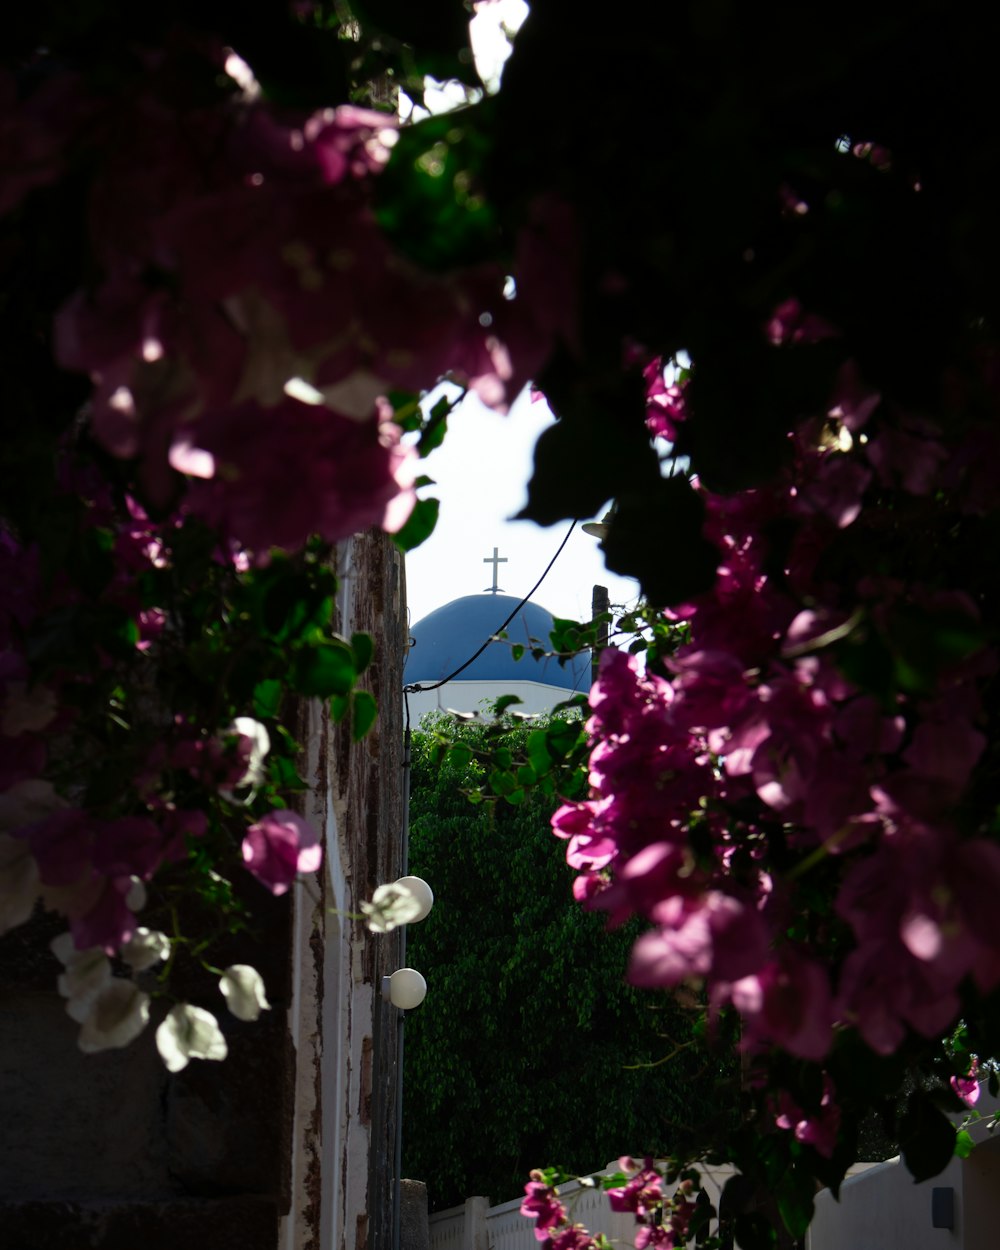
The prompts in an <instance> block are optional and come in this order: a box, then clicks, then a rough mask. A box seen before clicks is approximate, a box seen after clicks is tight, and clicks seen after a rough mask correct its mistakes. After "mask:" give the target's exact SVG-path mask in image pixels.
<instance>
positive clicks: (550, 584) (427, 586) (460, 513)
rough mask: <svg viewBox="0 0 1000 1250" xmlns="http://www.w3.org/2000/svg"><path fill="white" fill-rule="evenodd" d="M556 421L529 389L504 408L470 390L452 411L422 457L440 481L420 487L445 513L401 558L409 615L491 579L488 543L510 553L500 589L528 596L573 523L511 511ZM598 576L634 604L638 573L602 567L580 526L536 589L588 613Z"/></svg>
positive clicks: (558, 607)
mask: <svg viewBox="0 0 1000 1250" xmlns="http://www.w3.org/2000/svg"><path fill="white" fill-rule="evenodd" d="M552 420H553V418H552V414H551V413H550V412H549V409H548V407H547V406H546V404H545V403H544V401H538V402H535V403H533V402H532V401H531V399H530V396H529V393H528V392H525V393H524V394H523V395H522V396H521V398H520V399H518V401H517V402H516V403H515V404H514V405H513V406H512V408H511V411H510V414H509V415H508V416H505V417H503V416H499V415H498V414H497V413H495V412H491V411H490V410H489V409H488V408H485V407H484V406H483V405H482V404H481V403H479V401H478V400H476V399H475V398H472V399H467V400H466V401H465V402H464V403H463V404H462V406H461V407H460V408H458V409H456V411H455V412H454V413H452V415H451V416H450V417H449V419H448V435H447V437H446V438H445V441H444V444H443V445H442V446H441V447H440V448H438V450H436V451H434V452H432V453H431V454H430V455H429V456H428V457H427V459H426V461H425V462H424V465H425V471H426V473H427V474H428V475H429V476H430V477H432V478H433V479H434V481H435V483H436V486H435V487H434V488H433V489H431V488H428V490H426V491H424V492H422V493H424V494H430V495H434V496H436V497H437V498H439V499H440V500H441V515H440V518H439V520H438V524H437V528H436V529H435V531H434V533H433V534H432V535H431V537H430V538H429V539H428V540H427V541H426V542H425V543H424V544H423V546H421V547H418V548H417V549H416V550H415V551H411V552H410V553H409V554H408V555H407V557H406V585H407V592H406V593H407V600H408V602H409V605H410V619H411V621H418V620H420V619H421V617H424V616H426V615H427V613H428V612H431V611H433V610H434V608H438V607H440V606H441V605H442V604H444V603H448V602H449V601H450V600H451V599H457V598H458V597H459V596H460V595H475V594H480V593H481V592H482V591H484V590H485V589H486V588H487V587H488V586H490V585H492V582H493V566H492V564H484V563H483V560H484V559H485V558H488V557H492V555H493V548H494V547H497V548H498V549H499V554H500V556H501V557H503V556H506V557H507V561H508V562H507V563H506V564H501V565H500V566H499V572H498V577H497V581H498V583H499V586H500V589H501V590H503V591H504V592H505V593H507V594H509V595H517V596H519V597H520V596H523V595H526V594H527V593H528V591H529V590H530V589H531V587H532V586H533V585H534V584H535V582H536V581H537V580H538V578H539V577H541V575H542V572H543V570H544V569H545V566H546V564H548V562H549V560H551V558H552V556H553V555H554V554H555V551H556V548H557V547H558V546H559V544H560V542H562V539H563V537H564V535H565V534H566V531H567V530H568V529H569V522H568V521H566V522H560V524H558V525H553V526H551V527H549V528H548V529H543V528H542V527H541V526H539V525H536V524H535V523H534V522H533V521H511V520H510V518H511V517H512V516H514V515H515V514H516V513H517V512H519V511H520V510H521V508H522V507H523V506H524V503H525V502H526V500H527V484H528V479H529V478H530V476H531V456H532V451H533V450H534V445H535V440H536V439H537V437H538V434H539V433H540V431H541V430H542V429H544V428H545V426H546V425H550V424H551V423H552ZM595 582H596V583H598V584H599V585H602V586H607V587H608V590H609V592H610V596H611V602H612V604H616V603H617V604H626V603H628V604H632V603H634V601H635V598H636V595H637V593H638V587H637V586H636V583H635V582H633V581H631V580H629V579H626V578H622V577H619V576H618V575H617V574H614V573H610V572H608V570H607V569H606V568H605V567H604V560H603V556H602V554H601V551H600V547H599V546H598V540H597V539H596V538H591V537H590V536H589V535H587V534H584V533H583V532H582V530H581V529H580V527H579V525H578V526H577V527H576V530H575V531H574V532H573V536H572V537H571V538H570V540H569V542H568V543H567V544H566V547H565V549H564V551H563V553H562V555H560V557H559V559H558V560H557V561H556V563H555V565H554V566H553V568H552V571H551V572H550V573H549V574H548V576H547V577H546V579H545V581H544V582H543V583H542V585H541V586H540V587H539V589H538V591H537V592H536V593H535V595H534V596H533V598H534V600H535V602H536V603H539V604H541V605H542V607H545V608H548V610H549V611H550V612H551V613H552V614H553V615H554V616H562V617H570V618H573V619H576V620H589V619H590V615H591V612H590V604H591V592H592V588H593V586H594V583H595ZM497 624H499V621H498V622H497Z"/></svg>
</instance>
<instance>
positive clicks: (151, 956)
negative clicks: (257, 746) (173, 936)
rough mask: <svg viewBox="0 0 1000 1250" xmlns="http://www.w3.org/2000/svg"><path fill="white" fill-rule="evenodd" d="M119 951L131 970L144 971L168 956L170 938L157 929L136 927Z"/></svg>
mask: <svg viewBox="0 0 1000 1250" xmlns="http://www.w3.org/2000/svg"><path fill="white" fill-rule="evenodd" d="M119 953H120V954H121V957H122V959H124V960H125V962H126V963H127V964H128V965H129V966H130V967H131V969H132V971H133V972H145V970H146V969H147V968H152V966H153V964H157V963H160V962H161V960H164V959H168V958H169V957H170V939H169V938H168V937H167V935H166V934H165V933H160V932H159V930H157V929H136V931H135V934H134V935H133V937H132V938H131V940H130V941H128V942H126V943H125V945H124V946H123V947H122V948H121V951H120V952H119Z"/></svg>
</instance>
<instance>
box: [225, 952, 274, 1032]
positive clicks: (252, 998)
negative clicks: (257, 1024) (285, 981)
mask: <svg viewBox="0 0 1000 1250" xmlns="http://www.w3.org/2000/svg"><path fill="white" fill-rule="evenodd" d="M219 989H220V990H221V991H222V993H223V994H224V995H225V999H226V1005H227V1006H228V1007H229V1010H230V1011H231V1012H232V1013H233V1015H234V1016H235V1017H236V1018H237V1020H256V1019H257V1018H258V1016H259V1015H260V1013H261V1012H262V1011H269V1010H270V1007H271V1004H270V1003H269V1002H268V1001H267V995H266V994H265V992H264V979H263V977H261V975H260V973H259V972H258V971H257V969H256V968H251V967H250V965H249V964H233V965H232V966H231V967H229V968H227V969H226V970H225V972H224V973H223V974H222V980H221V981H220V982H219Z"/></svg>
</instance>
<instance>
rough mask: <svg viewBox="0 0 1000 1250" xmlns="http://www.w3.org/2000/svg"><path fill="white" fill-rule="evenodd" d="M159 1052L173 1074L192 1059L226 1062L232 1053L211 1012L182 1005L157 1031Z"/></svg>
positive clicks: (174, 1009) (179, 1004)
mask: <svg viewBox="0 0 1000 1250" xmlns="http://www.w3.org/2000/svg"><path fill="white" fill-rule="evenodd" d="M156 1049H157V1050H158V1051H159V1052H160V1058H161V1059H162V1060H163V1062H164V1064H165V1065H166V1067H167V1070H168V1071H169V1072H180V1070H181V1068H186V1067H187V1064H188V1060H189V1059H215V1060H221V1059H225V1057H226V1055H227V1054H228V1053H229V1052H228V1047H227V1046H226V1039H225V1038H224V1037H223V1036H222V1030H221V1029H220V1028H219V1022H218V1021H217V1020H216V1018H215V1016H213V1015H212V1013H211V1012H210V1011H205V1010H204V1008H202V1007H192V1006H191V1004H190V1003H178V1004H177V1006H176V1007H173V1008H171V1010H170V1011H169V1012H168V1014H167V1018H166V1019H165V1020H164V1021H163V1023H162V1024H161V1025H160V1027H159V1028H158V1029H157V1030H156Z"/></svg>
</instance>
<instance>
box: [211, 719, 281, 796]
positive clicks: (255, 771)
mask: <svg viewBox="0 0 1000 1250" xmlns="http://www.w3.org/2000/svg"><path fill="white" fill-rule="evenodd" d="M226 732H227V733H228V734H230V735H232V734H238V735H239V736H240V737H241V738H247V739H249V742H250V747H249V754H248V755H247V757H246V768H245V771H244V773H243V775H242V777H240V778H239V779H238V780H237V781H236V782H235V783H234V784H233V785H232V789H229V788H226V789H224V790H220V791H219V793H220V794H221V795H222V796H223V798H226V799H229V800H230V801H231V802H233V803H239V802H241V800H240V799H238V798H237V797H236V796H235V794H234V793H233V791H234V790H240V789H242V788H244V787H246V786H250V787H254V786H259V785H260V783H261V782H262V781H263V780H264V779H265V777H266V776H267V770H266V769H265V767H264V761H265V759H266V758H267V753H268V751H270V749H271V738H270V736H269V734H268V732H267V729H266V727H265V726H264V725H262V724H261V723H260V721H259V720H254V719H253V717H252V716H237V717H236V719H235V720H234V721H233V723H232V724H231V725H230V726H229V729H228V730H227V731H226Z"/></svg>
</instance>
